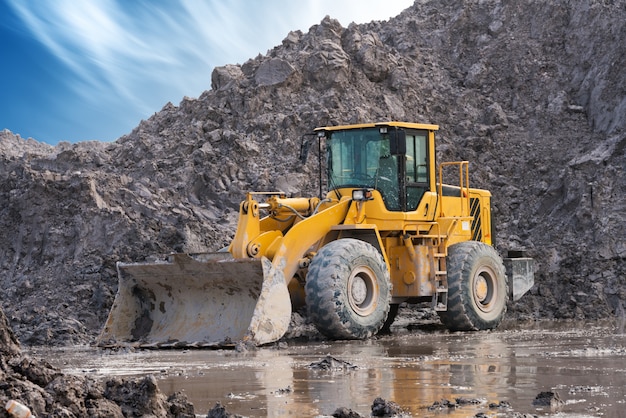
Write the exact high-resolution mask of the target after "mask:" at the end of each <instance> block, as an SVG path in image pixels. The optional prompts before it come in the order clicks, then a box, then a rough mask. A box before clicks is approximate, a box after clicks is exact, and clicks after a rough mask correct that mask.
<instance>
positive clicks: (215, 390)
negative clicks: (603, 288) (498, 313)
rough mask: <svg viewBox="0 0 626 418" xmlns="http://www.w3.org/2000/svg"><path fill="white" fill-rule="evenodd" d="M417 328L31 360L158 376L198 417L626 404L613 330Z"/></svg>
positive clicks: (596, 410) (459, 413) (625, 349)
mask: <svg viewBox="0 0 626 418" xmlns="http://www.w3.org/2000/svg"><path fill="white" fill-rule="evenodd" d="M410 328H411V329H410V330H408V329H407V328H401V329H395V330H394V329H392V333H391V334H390V335H386V336H381V337H378V338H375V339H371V340H368V341H335V342H331V341H319V342H297V341H290V342H286V343H285V342H283V343H280V344H275V345H272V346H267V347H263V348H260V349H257V350H251V351H244V352H238V351H235V350H182V351H181V350H136V351H133V350H121V351H111V350H102V349H95V348H92V347H85V346H83V347H74V348H58V349H37V348H31V349H30V351H31V355H32V356H35V357H37V356H42V357H44V358H47V359H51V360H50V361H51V362H52V363H54V365H55V366H57V367H59V368H60V369H61V370H62V371H63V372H66V373H69V374H76V375H89V376H92V377H98V376H100V377H102V378H103V379H104V378H111V377H112V376H118V377H120V378H125V377H141V376H154V378H155V380H156V382H157V383H158V386H159V388H160V389H161V390H162V391H163V392H165V393H173V392H177V391H181V392H182V393H184V394H185V395H186V396H187V397H188V399H189V401H190V402H191V403H193V405H194V407H195V413H196V415H197V416H203V417H206V416H207V414H208V413H209V411H212V410H214V408H215V407H216V406H217V405H218V404H219V406H220V408H221V409H220V411H222V412H223V413H224V414H233V416H235V415H240V416H244V417H284V416H298V417H316V416H323V417H326V416H355V417H356V416H359V415H360V416H366V417H368V416H386V415H373V414H374V408H375V407H376V406H377V405H378V406H377V407H378V408H379V409H378V411H381V410H382V411H384V410H385V409H384V408H385V407H387V406H389V405H396V406H397V407H398V408H399V409H398V410H397V412H398V413H397V414H396V415H397V416H403V415H402V414H404V415H406V416H409V414H410V416H420V417H440V416H442V414H444V415H445V416H447V417H468V416H498V417H520V416H533V415H537V416H559V417H600V416H620V414H622V411H623V409H624V407H625V405H626V389H625V388H626V335H625V334H624V333H623V330H622V329H621V328H620V327H619V326H615V325H614V324H612V323H598V322H591V323H589V322H563V321H558V322H553V321H549V322H547V321H541V322H530V323H525V324H520V323H510V324H504V326H503V327H501V328H500V329H499V330H497V331H492V332H477V333H450V332H448V331H446V330H445V329H443V328H442V327H440V326H438V325H436V324H431V325H423V326H413V327H410ZM377 399H378V400H379V401H378V402H379V403H378V404H376V402H375V401H376V400H377ZM399 411H402V412H399ZM340 413H345V414H347V415H340ZM350 414H352V415H350ZM481 414H482V415H481ZM224 416H228V415H224Z"/></svg>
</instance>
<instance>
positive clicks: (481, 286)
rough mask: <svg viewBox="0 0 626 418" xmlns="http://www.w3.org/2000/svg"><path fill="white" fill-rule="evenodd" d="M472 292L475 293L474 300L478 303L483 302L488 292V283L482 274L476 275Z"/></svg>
mask: <svg viewBox="0 0 626 418" xmlns="http://www.w3.org/2000/svg"><path fill="white" fill-rule="evenodd" d="M474 294H475V295H476V300H478V301H479V302H480V303H483V302H485V299H487V295H488V294H489V285H488V284H487V280H485V278H484V277H483V276H478V278H477V279H476V283H475V284H474Z"/></svg>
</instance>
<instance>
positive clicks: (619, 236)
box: [0, 0, 626, 344]
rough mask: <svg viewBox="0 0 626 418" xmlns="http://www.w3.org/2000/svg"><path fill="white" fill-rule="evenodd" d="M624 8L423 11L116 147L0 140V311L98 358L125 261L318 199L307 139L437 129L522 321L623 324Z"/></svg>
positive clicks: (263, 68) (30, 334)
mask: <svg viewBox="0 0 626 418" xmlns="http://www.w3.org/2000/svg"><path fill="white" fill-rule="evenodd" d="M625 18H626V10H625V8H624V4H623V2H602V1H592V0H588V1H580V2H569V1H565V0H560V1H554V2H529V1H523V2H503V1H498V0H487V1H469V2H468V1H461V0H451V1H445V2H441V1H431V0H420V1H417V2H416V3H415V4H414V5H413V6H412V7H410V8H409V9H407V10H405V11H404V12H403V13H402V14H400V15H399V16H397V17H396V18H394V19H391V20H389V21H388V22H371V23H368V24H363V25H355V24H352V25H350V26H349V27H347V28H344V27H342V26H341V24H340V23H339V22H337V21H336V20H333V19H331V18H329V17H327V18H325V19H324V20H323V21H322V22H320V24H318V25H315V26H313V27H311V28H310V30H309V31H308V32H307V33H302V32H300V31H295V32H291V33H289V34H287V35H286V38H285V39H284V41H283V42H282V44H281V45H279V46H276V47H275V48H274V49H272V50H270V51H268V53H267V54H266V55H264V56H257V57H255V58H253V59H250V60H248V61H247V62H245V63H244V64H243V65H241V66H239V65H227V66H224V67H219V68H216V69H215V70H214V71H213V74H212V77H211V90H207V91H205V92H203V93H202V94H201V95H200V96H199V98H197V99H193V98H184V99H183V100H182V101H181V103H180V104H179V105H178V106H174V105H172V104H171V103H168V104H167V105H165V106H164V107H163V109H162V110H161V111H160V112H157V113H156V114H154V115H153V116H152V117H151V118H150V119H148V120H145V121H141V122H140V123H139V125H138V126H137V127H136V128H135V129H134V130H133V131H132V132H130V133H129V134H128V135H125V136H123V137H121V138H120V139H118V140H117V141H116V142H114V143H99V142H84V143H79V144H67V143H63V144H59V145H57V146H55V147H50V146H47V145H44V144H40V143H38V142H36V141H34V140H30V139H29V140H27V141H25V140H23V139H22V138H20V137H19V136H16V135H14V134H12V133H11V132H8V131H3V132H1V133H0V178H1V181H0V228H1V229H2V231H3V233H2V234H0V284H1V285H2V288H3V291H2V292H1V294H0V303H1V304H2V306H3V307H4V309H5V311H6V314H7V317H8V318H9V321H10V323H11V326H12V327H13V328H14V329H15V331H16V334H17V335H18V337H19V339H20V340H21V341H22V343H23V344H66V343H78V342H88V341H90V340H92V339H93V337H94V336H95V335H96V334H97V332H98V331H99V329H100V328H101V326H102V324H103V322H104V320H105V319H106V314H107V312H108V309H109V307H110V306H111V303H112V300H113V296H114V293H115V290H116V285H117V277H116V272H115V262H116V261H118V260H119V261H131V260H134V261H140V260H143V259H145V258H147V257H151V256H154V255H160V254H166V253H169V252H172V251H189V252H198V251H206V250H215V249H219V248H221V247H223V246H224V245H226V244H227V243H228V242H229V240H230V238H231V237H232V234H233V232H234V227H235V221H236V211H237V207H238V205H239V202H240V201H241V200H242V199H243V198H244V196H245V193H246V191H252V190H257V191H267V190H276V189H285V190H287V191H289V192H290V193H291V194H293V195H316V194H317V191H318V187H319V186H318V184H317V173H316V168H317V163H316V161H314V160H315V157H314V156H313V158H310V161H309V162H308V163H307V164H305V165H302V164H301V163H300V161H299V160H298V151H299V147H300V141H301V135H302V134H303V133H305V132H310V130H311V129H312V128H314V127H316V126H323V125H332V124H347V123H358V122H367V121H379V120H390V119H395V120H406V121H415V122H426V123H435V124H438V125H440V127H441V129H440V131H439V142H438V147H439V148H438V158H439V160H440V161H444V160H446V161H451V160H469V161H470V162H471V164H470V172H471V183H472V186H475V187H481V188H486V189H489V190H490V191H491V192H492V193H493V215H494V229H495V239H496V244H497V248H498V249H499V250H500V251H501V252H505V251H506V250H507V249H526V250H527V251H528V252H529V254H530V255H531V256H533V257H534V258H535V259H536V269H537V273H536V286H535V287H534V288H533V289H532V291H531V293H530V294H529V295H526V296H525V297H524V298H523V299H522V300H520V301H519V302H518V303H517V304H516V305H515V306H512V307H510V308H509V312H510V314H512V315H517V316H518V317H527V318H530V317H542V318H582V317H586V318H599V317H605V316H609V315H612V314H614V313H618V314H623V312H624V310H623V307H622V304H623V300H624V298H625V297H626V284H624V280H623V277H624V276H625V268H626V267H625V266H626V263H625V262H624V259H625V258H626V232H625V229H624V227H623V225H624V221H625V219H624V217H625V215H624V214H625V213H626V177H625V176H624V175H623V173H624V169H625V168H626V156H625V154H624V153H625V149H626V134H625V129H624V128H625V121H626V94H625V92H624V86H625V85H626V75H625V74H626V73H625V72H624V71H623V70H622V69H623V68H624V67H625V62H624V60H625V59H626V58H625V57H626V51H625V49H626V44H625V43H624V42H623V40H624V39H626V33H625V31H626V26H624V25H623V22H624V19H625Z"/></svg>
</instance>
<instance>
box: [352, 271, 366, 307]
mask: <svg viewBox="0 0 626 418" xmlns="http://www.w3.org/2000/svg"><path fill="white" fill-rule="evenodd" d="M350 293H351V294H352V300H353V301H354V303H356V304H357V305H361V304H362V303H363V302H364V301H365V298H366V297H367V285H366V284H365V281H364V280H363V279H362V278H361V277H358V276H357V277H355V278H354V279H353V280H352V287H351V288H350Z"/></svg>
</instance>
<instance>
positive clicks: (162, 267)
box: [98, 253, 291, 348]
mask: <svg viewBox="0 0 626 418" xmlns="http://www.w3.org/2000/svg"><path fill="white" fill-rule="evenodd" d="M117 270H118V275H119V287H118V291H117V295H116V296H115V300H114V302H113V306H112V308H111V311H110V313H109V317H108V319H107V322H106V324H105V326H104V329H103V330H102V332H101V334H100V337H99V338H98V345H99V346H104V347H111V346H136V347H152V348H164V347H216V346H229V345H234V344H236V343H237V342H239V341H243V342H246V343H252V344H255V345H261V344H266V343H270V342H273V341H277V340H278V339H280V338H281V337H282V336H283V335H284V334H285V332H286V331H287V328H288V326H289V321H290V319H291V300H290V297H289V291H288V289H287V284H286V282H285V277H284V274H283V272H282V271H281V270H278V269H275V268H274V267H273V266H272V263H271V262H270V261H269V260H268V259H266V258H261V259H246V260H236V259H233V258H232V256H230V254H229V253H213V254H203V255H194V256H189V255H187V254H174V255H172V256H170V257H169V259H168V261H166V262H165V261H164V262H155V263H131V264H126V263H118V264H117Z"/></svg>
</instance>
